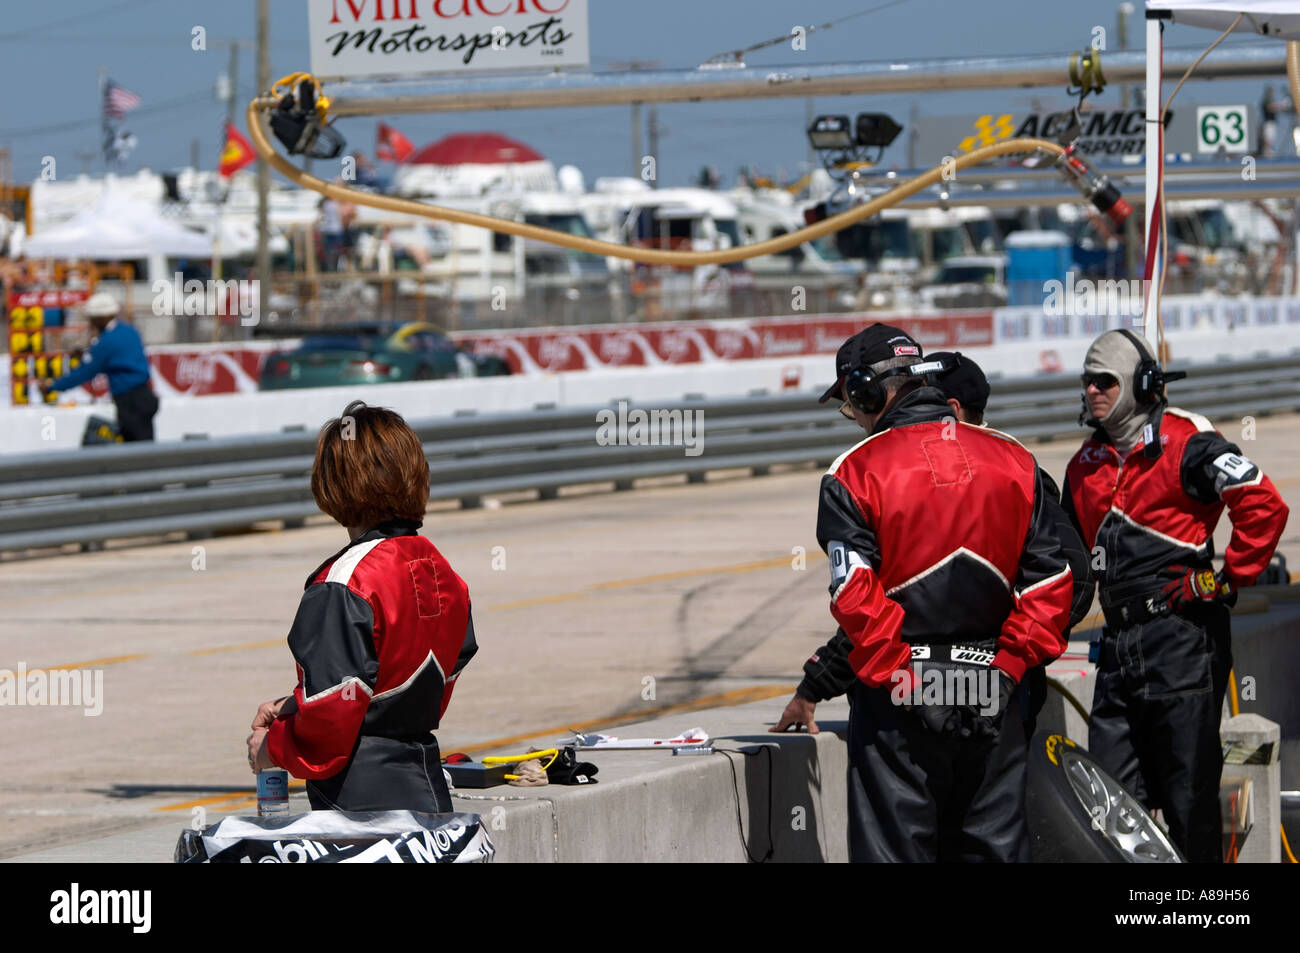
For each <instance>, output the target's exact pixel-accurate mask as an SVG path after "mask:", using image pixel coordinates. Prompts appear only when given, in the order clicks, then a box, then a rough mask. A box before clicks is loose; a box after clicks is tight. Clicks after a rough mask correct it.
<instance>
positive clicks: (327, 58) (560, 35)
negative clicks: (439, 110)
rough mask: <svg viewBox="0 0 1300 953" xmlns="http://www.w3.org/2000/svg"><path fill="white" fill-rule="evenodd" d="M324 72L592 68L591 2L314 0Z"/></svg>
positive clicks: (317, 69)
mask: <svg viewBox="0 0 1300 953" xmlns="http://www.w3.org/2000/svg"><path fill="white" fill-rule="evenodd" d="M307 21H308V28H309V33H310V40H311V70H312V72H313V73H315V74H316V76H317V77H320V78H329V77H344V78H348V79H356V78H359V77H364V76H409V75H412V74H417V73H467V72H470V71H487V70H517V69H554V68H555V67H560V66H587V65H589V63H590V57H589V53H588V36H589V34H588V30H587V0H307Z"/></svg>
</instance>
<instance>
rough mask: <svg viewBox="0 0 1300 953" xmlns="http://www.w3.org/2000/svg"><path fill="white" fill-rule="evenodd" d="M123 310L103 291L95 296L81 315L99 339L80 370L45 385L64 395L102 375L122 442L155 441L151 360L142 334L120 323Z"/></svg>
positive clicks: (154, 403)
mask: <svg viewBox="0 0 1300 953" xmlns="http://www.w3.org/2000/svg"><path fill="white" fill-rule="evenodd" d="M121 310H122V308H121V305H119V304H118V302H117V299H116V298H114V297H113V296H112V295H111V294H108V293H107V292H103V291H101V292H99V293H97V294H94V295H92V296H91V297H90V298H89V300H87V301H86V303H85V305H84V306H83V307H82V312H83V313H84V314H85V315H86V317H87V318H88V319H89V321H90V324H91V327H93V328H94V329H95V332H96V334H98V335H99V337H98V338H97V339H96V340H95V343H94V344H92V345H91V346H90V352H89V354H88V355H87V358H86V359H85V360H84V361H82V363H81V366H80V367H76V368H74V369H72V370H71V371H69V372H68V373H66V374H64V375H63V376H62V377H60V378H58V379H56V380H47V381H45V384H44V387H45V390H47V391H51V390H53V391H64V390H68V389H70V388H73V387H77V386H79V385H81V384H85V383H86V382H88V381H90V380H93V379H94V378H95V377H97V376H99V375H100V374H103V375H105V376H106V377H108V390H109V393H111V394H112V396H113V403H114V404H116V405H117V426H118V430H120V431H121V433H122V439H123V440H152V439H153V418H154V414H156V413H157V412H158V397H157V395H155V394H154V392H153V388H152V387H150V386H149V360H148V358H146V357H145V354H144V343H143V342H142V341H141V340H140V333H139V332H138V331H136V329H135V328H133V327H131V325H129V324H126V323H125V322H123V321H120V320H118V312H120V311H121Z"/></svg>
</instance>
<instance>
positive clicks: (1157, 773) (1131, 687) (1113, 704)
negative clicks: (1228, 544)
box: [1088, 605, 1232, 863]
mask: <svg viewBox="0 0 1300 953" xmlns="http://www.w3.org/2000/svg"><path fill="white" fill-rule="evenodd" d="M1231 668H1232V648H1231V634H1230V628H1229V623H1228V610H1227V608H1226V607H1225V606H1222V605H1209V606H1205V607H1195V608H1192V609H1189V610H1187V612H1186V613H1185V614H1183V615H1170V616H1163V617H1159V618H1155V619H1152V620H1150V621H1148V622H1143V623H1141V624H1139V625H1130V626H1126V627H1123V628H1111V627H1110V626H1107V628H1106V629H1105V631H1104V632H1103V633H1102V639H1101V657H1100V660H1099V662H1098V666H1097V688H1096V691H1095V692H1094V693H1093V696H1092V724H1091V725H1090V727H1089V729H1088V751H1089V753H1090V754H1092V755H1093V757H1095V758H1096V759H1097V760H1098V761H1099V762H1100V763H1101V765H1102V766H1103V767H1104V768H1105V769H1106V770H1107V771H1108V772H1109V773H1110V774H1111V775H1113V776H1114V778H1115V780H1117V781H1119V782H1120V783H1121V784H1123V785H1124V786H1125V787H1126V788H1128V789H1129V790H1130V791H1131V792H1133V794H1134V796H1136V797H1137V798H1138V799H1139V800H1140V801H1142V803H1143V804H1145V805H1146V806H1147V807H1148V808H1150V809H1156V808H1159V809H1160V810H1161V811H1162V812H1163V814H1164V818H1165V823H1166V824H1168V825H1169V837H1170V839H1171V840H1172V841H1173V842H1174V844H1175V845H1177V847H1178V849H1179V850H1181V851H1182V852H1183V855H1184V856H1185V857H1186V858H1187V860H1188V861H1190V862H1192V863H1222V862H1223V840H1222V835H1221V832H1220V820H1219V778H1220V775H1221V774H1222V772H1223V750H1222V748H1221V747H1220V743H1219V720H1220V717H1221V714H1222V711H1223V695H1224V692H1225V691H1226V690H1227V686H1228V672H1229V670H1230V669H1231Z"/></svg>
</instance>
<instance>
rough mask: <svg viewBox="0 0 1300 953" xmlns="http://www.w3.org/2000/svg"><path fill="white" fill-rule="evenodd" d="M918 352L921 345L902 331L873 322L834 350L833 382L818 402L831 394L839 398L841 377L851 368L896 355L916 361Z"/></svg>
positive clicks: (843, 378)
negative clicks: (913, 358) (912, 358)
mask: <svg viewBox="0 0 1300 953" xmlns="http://www.w3.org/2000/svg"><path fill="white" fill-rule="evenodd" d="M922 356H923V355H922V353H921V345H920V344H918V343H916V341H915V340H914V339H913V338H912V336H911V335H910V334H908V333H907V332H906V331H902V330H900V329H898V328H891V327H890V326H889V325H887V324H881V323H879V322H876V323H875V324H873V325H872V326H871V327H869V328H866V329H864V330H862V331H859V332H858V333H857V334H855V335H853V337H851V338H849V339H848V340H847V341H845V342H844V343H843V344H841V345H840V349H839V350H838V351H836V352H835V383H834V384H832V385H831V386H830V388H829V389H828V390H827V391H826V393H824V394H822V396H821V400H819V401H818V403H820V404H824V403H826V401H828V400H831V399H832V398H834V399H835V400H843V399H844V396H843V393H844V380H845V378H847V377H848V376H849V375H850V374H852V373H853V372H854V371H855V370H859V371H866V370H869V369H870V368H871V365H873V364H879V363H881V362H882V361H892V360H893V359H894V358H896V357H915V358H916V359H917V361H920V360H921V357H922Z"/></svg>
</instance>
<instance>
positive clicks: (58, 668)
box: [0, 653, 149, 678]
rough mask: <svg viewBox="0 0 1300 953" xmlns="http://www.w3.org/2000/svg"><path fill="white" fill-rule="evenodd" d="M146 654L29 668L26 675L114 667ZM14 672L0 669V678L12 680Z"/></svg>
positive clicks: (146, 655) (146, 656)
mask: <svg viewBox="0 0 1300 953" xmlns="http://www.w3.org/2000/svg"><path fill="white" fill-rule="evenodd" d="M148 657H149V656H148V654H147V653H145V654H139V655H114V656H112V657H111V658H95V659H91V660H90V661H88V662H69V663H68V664H67V665H52V666H50V667H49V668H29V669H28V670H27V674H28V675H31V674H33V673H36V672H62V671H65V670H66V669H70V668H97V667H99V666H101V665H116V664H117V663H118V662H130V661H132V660H134V659H139V658H148ZM14 675H15V673H14V672H11V671H8V670H7V669H0V678H13V677H14Z"/></svg>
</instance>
